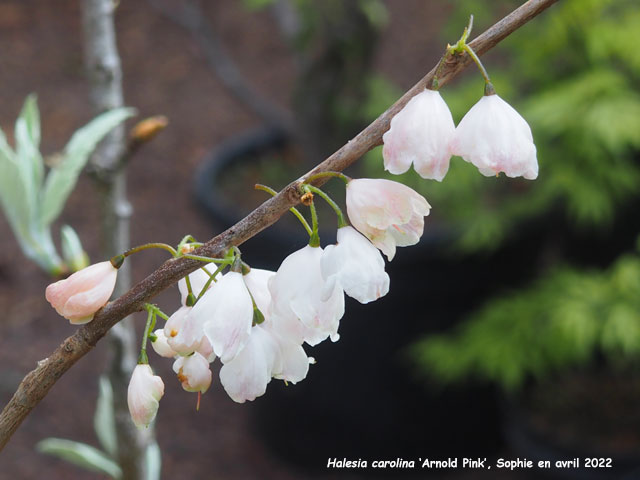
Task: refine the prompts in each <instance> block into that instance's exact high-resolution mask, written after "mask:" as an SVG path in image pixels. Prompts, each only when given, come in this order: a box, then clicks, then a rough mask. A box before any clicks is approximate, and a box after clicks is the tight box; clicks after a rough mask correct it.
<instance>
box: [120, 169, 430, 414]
mask: <svg viewBox="0 0 640 480" xmlns="http://www.w3.org/2000/svg"><path fill="white" fill-rule="evenodd" d="M429 209H430V206H429V204H428V203H427V201H426V200H425V199H424V198H423V197H422V196H420V195H419V194H417V193H416V192H414V191H413V190H411V189H410V188H408V187H406V186H404V185H402V184H399V183H396V182H392V181H389V180H373V179H356V180H350V181H349V182H348V184H347V211H348V216H349V219H350V220H351V222H352V224H353V225H354V227H355V228H354V227H352V226H349V225H346V222H345V224H344V225H341V226H340V228H339V229H338V232H337V243H336V244H335V245H329V246H327V247H326V248H322V247H321V246H319V245H315V244H314V242H313V241H310V244H309V245H307V246H305V247H303V248H301V249H300V250H298V251H296V252H293V253H292V254H290V255H289V256H288V257H287V258H285V259H284V260H283V261H282V264H281V265H280V267H279V268H278V270H277V271H276V272H273V271H268V270H262V269H258V268H250V267H248V266H247V265H246V264H244V262H242V261H241V260H240V256H239V252H238V251H237V249H236V250H235V251H234V252H233V260H229V263H230V267H229V270H228V271H226V273H224V265H223V266H222V267H223V268H219V269H218V270H216V271H212V270H211V269H210V268H209V267H203V268H201V269H199V270H197V271H195V272H193V273H191V274H189V275H188V276H187V277H185V278H184V279H182V280H180V282H179V283H178V288H179V290H180V293H181V298H182V305H181V306H180V308H178V309H177V310H176V311H175V313H174V314H173V315H171V316H170V317H169V318H168V320H167V322H166V323H165V326H164V328H162V329H158V330H156V331H155V332H153V335H152V346H153V349H154V350H155V351H156V353H158V354H159V355H160V356H162V357H168V358H173V359H174V364H173V370H174V371H175V372H176V373H177V375H178V380H179V381H180V382H181V383H182V386H183V388H184V389H185V390H187V391H189V392H200V393H205V392H206V391H207V389H208V388H209V386H210V385H211V381H212V374H211V370H210V364H211V363H212V362H214V361H215V360H216V359H219V361H220V363H221V368H220V375H219V377H220V383H221V384H222V386H223V388H224V389H225V391H226V392H227V394H228V395H229V396H230V397H231V398H232V399H233V400H234V401H236V402H239V403H243V402H245V401H247V400H249V401H252V400H254V399H255V398H257V397H259V396H261V395H263V394H264V393H265V391H266V389H267V385H268V384H269V382H270V381H271V380H272V379H274V378H275V379H278V380H284V381H285V382H288V383H292V384H295V383H297V382H300V381H302V380H303V379H305V378H306V376H307V374H308V372H309V365H310V364H312V363H314V362H315V360H314V359H313V358H312V357H309V356H308V355H307V353H306V352H305V350H304V347H303V345H304V344H305V343H306V344H307V345H310V346H314V345H317V344H319V343H320V342H322V341H324V340H326V339H331V341H333V342H335V341H337V340H338V339H339V333H338V330H339V325H340V320H341V319H342V317H343V315H344V312H345V294H346V295H348V296H350V297H352V298H354V299H356V300H357V301H359V302H361V303H369V302H372V301H374V300H377V299H378V298H380V297H383V296H384V295H386V294H387V292H388V291H389V276H388V275H387V273H386V272H385V263H384V260H383V258H382V255H381V253H380V251H382V252H384V253H385V254H386V255H387V256H388V257H389V258H390V259H391V258H393V256H394V254H395V249H396V247H397V246H406V245H413V244H415V243H417V242H418V240H419V238H420V236H421V235H422V232H423V228H424V216H425V215H427V214H428V213H429ZM312 239H313V235H312ZM376 247H377V248H376ZM145 372H146V376H144V377H143V376H142V375H140V376H139V379H138V377H136V376H134V377H133V378H132V380H131V386H130V395H129V403H130V405H131V414H132V417H133V419H134V421H135V422H136V424H137V425H147V424H148V423H149V421H150V419H152V418H153V417H154V416H155V412H156V411H157V408H158V402H157V400H158V396H157V395H152V394H150V393H149V392H148V387H146V390H145V388H144V386H145V385H149V384H150V382H151V380H150V378H153V379H157V378H159V377H149V374H150V371H148V370H145ZM136 382H139V383H140V385H141V386H142V387H140V386H138V385H136ZM144 402H146V405H147V406H148V412H146V415H142V414H140V408H139V405H140V404H141V403H144ZM149 412H151V413H149Z"/></svg>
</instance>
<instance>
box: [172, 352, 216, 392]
mask: <svg viewBox="0 0 640 480" xmlns="http://www.w3.org/2000/svg"><path fill="white" fill-rule="evenodd" d="M173 371H174V372H176V374H177V375H178V380H180V383H182V388H184V389H185V390H186V391H187V392H200V393H205V392H206V391H207V390H209V387H210V386H211V370H210V369H209V362H208V361H207V359H206V358H204V357H203V356H202V355H200V354H199V353H198V352H195V353H194V354H193V355H189V356H188V357H178V358H177V359H176V361H175V362H173Z"/></svg>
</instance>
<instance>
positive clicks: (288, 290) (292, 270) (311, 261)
mask: <svg viewBox="0 0 640 480" xmlns="http://www.w3.org/2000/svg"><path fill="white" fill-rule="evenodd" d="M321 258H322V248H320V247H310V246H308V245H307V246H306V247H304V248H302V249H300V250H298V251H297V252H294V253H292V254H291V255H289V256H288V257H287V258H285V259H284V261H283V262H282V264H281V265H280V268H278V271H277V272H276V274H275V276H273V277H272V278H271V279H270V280H269V291H270V292H271V315H272V316H273V317H274V318H273V321H274V322H277V323H278V324H280V325H281V326H282V331H287V332H288V335H289V336H290V337H291V338H293V339H295V341H296V343H298V342H300V343H301V341H302V340H304V341H306V342H307V343H308V344H309V345H316V344H318V343H320V342H321V341H323V340H325V339H326V338H327V337H331V340H332V341H334V342H335V341H337V340H338V339H339V338H340V336H339V335H338V325H339V323H340V319H341V318H342V315H344V293H343V291H342V289H341V288H340V287H339V286H337V285H335V286H334V288H333V289H329V290H328V288H327V287H326V285H325V283H326V282H325V280H324V278H322V273H321V270H320V259H321ZM297 320H299V322H297Z"/></svg>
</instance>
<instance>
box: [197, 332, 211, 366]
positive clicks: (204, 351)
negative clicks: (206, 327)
mask: <svg viewBox="0 0 640 480" xmlns="http://www.w3.org/2000/svg"><path fill="white" fill-rule="evenodd" d="M196 352H197V353H199V354H200V355H202V356H203V357H204V358H206V359H207V362H209V363H213V362H214V361H215V359H216V354H215V352H214V351H213V346H212V345H211V342H210V341H209V339H208V338H207V336H206V335H203V336H202V341H201V342H200V345H198V348H197V349H196Z"/></svg>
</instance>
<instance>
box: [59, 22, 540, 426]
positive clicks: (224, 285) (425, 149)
mask: <svg viewBox="0 0 640 480" xmlns="http://www.w3.org/2000/svg"><path fill="white" fill-rule="evenodd" d="M470 28H471V24H470V25H469V27H468V29H466V30H465V34H463V37H462V38H461V40H460V41H459V42H458V44H456V46H454V47H449V49H448V54H456V53H459V52H462V51H466V52H468V53H469V54H470V55H471V56H472V57H473V58H474V60H476V63H478V64H479V66H480V67H481V64H480V63H479V60H477V57H475V54H474V53H473V51H472V50H471V49H470V48H469V47H468V46H467V45H466V44H465V40H466V38H467V36H468V32H469V31H470ZM445 57H446V56H445ZM443 60H444V58H443ZM481 70H482V71H483V75H484V76H485V80H486V82H487V86H486V88H485V96H484V97H483V98H482V99H481V100H480V101H479V102H478V103H477V104H476V105H475V106H474V107H473V108H472V109H471V110H470V111H469V112H468V113H467V115H466V116H465V117H464V118H463V119H462V121H461V122H460V124H459V125H458V127H457V128H456V126H455V125H454V122H453V119H452V116H451V113H450V112H449V108H448V107H447V105H446V104H445V102H444V100H443V99H442V97H441V96H440V94H439V93H438V92H437V91H436V90H435V89H434V90H425V91H424V92H422V93H420V94H418V95H416V96H415V97H414V98H413V99H411V100H410V101H409V102H408V103H407V105H406V106H405V108H404V109H403V110H402V111H401V112H400V113H398V114H397V115H396V116H395V117H394V118H393V119H392V121H391V128H390V130H389V131H388V132H387V133H385V134H384V136H383V140H384V149H383V156H384V164H385V168H386V169H387V170H389V171H390V172H391V173H394V174H399V173H403V172H405V171H407V170H408V169H409V168H410V166H411V165H412V164H413V165H414V168H415V169H416V171H417V172H418V173H419V174H420V175H421V176H422V177H424V178H431V179H435V180H438V181H441V180H442V179H443V178H444V176H445V174H446V173H447V170H448V168H449V161H450V157H451V156H452V155H460V156H462V157H463V158H464V159H465V160H466V161H468V162H471V163H473V164H474V165H475V166H477V167H478V169H479V170H480V172H481V173H482V174H484V175H487V176H488V175H495V174H499V172H504V173H506V175H507V176H509V177H517V176H523V177H524V178H527V179H534V178H536V177H537V175H538V164H537V160H536V148H535V146H534V144H533V138H532V136H531V130H530V129H529V126H528V125H527V123H526V122H525V121H524V119H523V118H522V117H521V116H520V115H519V114H518V113H517V112H516V111H515V110H514V109H513V108H511V107H510V106H509V105H508V104H507V103H506V102H505V101H504V100H502V99H501V98H500V97H498V96H497V95H495V92H494V90H493V87H492V86H491V84H490V82H489V79H488V76H487V75H486V71H484V69H483V67H481ZM433 86H434V88H436V87H437V81H434V85H433ZM321 176H331V177H339V178H341V179H342V180H344V181H345V182H346V207H347V216H348V219H349V221H350V223H351V225H352V226H351V225H349V223H348V222H347V220H346V219H345V218H344V216H343V214H342V210H341V209H340V207H338V205H337V204H336V203H335V202H334V201H333V200H332V199H331V198H330V197H329V196H328V195H327V194H326V193H325V192H323V191H322V190H320V189H319V188H317V187H315V186H314V185H313V183H314V180H317V179H318V178H320V177H321ZM299 187H300V192H299V193H300V195H301V199H302V202H303V203H304V204H305V205H307V206H309V207H310V210H311V218H312V224H313V225H312V227H311V226H309V224H308V223H307V221H306V220H305V219H304V217H303V216H302V214H301V213H300V212H299V211H298V210H296V209H295V208H293V209H291V210H292V211H293V213H294V214H296V216H297V217H298V218H299V219H300V220H301V222H302V223H303V225H304V227H305V229H306V230H307V232H308V233H309V236H310V240H309V244H308V245H307V246H305V247H303V248H301V249H300V250H298V251H296V252H293V253H292V254H290V255H289V256H288V257H286V258H285V259H284V260H283V261H282V264H281V265H280V267H279V268H278V270H277V271H275V272H273V271H268V270H261V269H258V268H250V267H249V266H248V265H247V264H246V263H245V262H244V261H243V259H242V257H241V254H240V250H239V249H238V248H237V247H233V248H231V249H229V250H228V251H227V252H225V256H224V257H223V258H215V259H214V258H208V257H201V256H198V255H196V253H197V251H194V249H195V248H197V247H198V246H201V245H202V244H199V243H197V242H196V241H195V239H193V238H192V237H191V236H187V237H185V238H184V239H183V241H182V242H180V245H179V246H178V248H177V250H176V249H174V248H173V247H171V246H169V245H164V244H147V245H146V246H144V245H143V246H141V247H136V248H134V249H131V250H129V251H127V252H125V253H124V254H123V255H120V256H117V257H114V259H112V261H111V262H103V263H100V264H96V265H93V266H91V267H88V268H86V269H85V270H82V271H80V272H78V273H76V274H74V275H72V276H71V277H69V278H68V279H66V280H63V281H61V282H58V283H55V284H52V285H50V286H49V287H48V288H47V292H46V297H47V300H49V302H50V303H51V304H52V306H53V307H55V308H56V310H57V311H58V313H60V314H61V315H63V316H65V317H66V318H68V319H69V320H70V321H71V322H72V323H85V322H88V321H90V320H91V319H92V318H93V315H94V313H95V312H96V311H97V310H98V309H99V308H101V307H102V306H103V305H104V304H105V303H106V302H107V300H108V299H109V297H110V295H111V293H112V292H113V288H114V285H115V279H116V271H117V270H116V269H117V267H118V266H119V265H120V264H121V263H122V261H123V260H124V258H125V257H126V256H128V255H130V254H132V253H135V252H137V251H139V250H142V249H144V248H156V247H159V248H164V249H166V250H168V251H170V252H171V253H172V255H173V256H174V257H180V256H184V257H188V258H192V259H195V260H199V261H202V262H203V266H202V267H201V268H200V269H198V270H196V271H194V272H193V273H190V274H189V275H187V276H186V277H185V278H183V279H181V280H180V281H179V282H178V289H179V291H180V294H181V305H180V307H179V308H178V309H177V310H176V311H175V312H174V313H173V314H172V315H171V316H167V315H165V314H164V313H162V312H161V311H160V310H159V309H158V308H157V307H156V306H154V305H149V304H147V305H146V309H147V311H148V317H147V325H146V328H145V332H144V336H143V342H142V347H141V351H140V357H139V361H138V363H139V364H138V366H137V367H136V368H135V370H134V372H133V375H132V377H131V381H130V384H129V391H128V403H129V409H130V412H131V417H132V419H133V421H134V423H135V424H136V425H137V426H138V427H145V426H148V425H149V424H150V423H151V422H152V421H153V419H154V418H155V416H156V413H157V411H158V406H159V401H160V399H161V397H162V395H163V394H164V383H163V381H162V379H161V378H160V377H159V376H157V375H154V374H153V371H152V370H151V367H150V366H149V359H148V357H147V353H146V345H147V340H148V339H150V340H151V342H152V347H153V349H154V350H155V352H156V353H157V354H158V355H160V356H161V357H166V358H171V359H173V370H174V372H175V373H176V375H177V379H178V381H179V382H180V383H181V385H182V387H183V389H184V390H186V391H188V392H196V393H197V394H198V405H199V402H200V396H201V395H202V394H204V393H205V392H207V390H208V389H209V387H210V386H211V383H212V381H213V375H212V372H211V364H212V363H213V362H215V361H216V359H219V362H220V364H221V367H220V374H219V378H220V383H221V384H222V386H223V388H224V389H225V391H226V392H227V394H228V395H229V396H230V397H231V399H233V400H234V401H236V402H239V403H243V402H246V401H247V400H249V401H252V400H255V399H256V398H257V397H259V396H261V395H263V394H264V393H265V391H266V389H267V385H268V384H269V383H270V382H271V380H272V379H274V378H275V379H277V380H283V381H285V382H289V383H292V384H295V383H297V382H300V381H302V380H304V379H305V378H306V376H307V374H308V372H309V365H310V364H313V363H314V362H315V360H314V359H313V358H312V357H309V356H308V355H307V352H306V351H305V349H304V344H305V343H306V344H307V345H309V346H314V345H317V344H319V343H320V342H323V341H324V340H326V339H331V341H333V342H336V341H338V339H339V338H340V335H339V333H338V330H339V327H340V321H341V319H342V317H343V315H344V313H345V294H346V295H347V296H349V297H352V298H354V299H355V300H357V301H358V302H360V303H369V302H372V301H374V300H377V299H379V298H381V297H383V296H385V295H386V294H387V292H388V291H389V283H390V280H389V275H387V273H386V271H385V261H384V259H383V257H382V254H384V255H386V257H387V259H388V260H389V261H391V260H393V258H394V256H395V254H396V248H397V247H405V246H409V245H414V244H416V243H417V242H418V241H419V240H420V237H421V236H422V233H423V230H424V217H425V216H427V215H428V214H429V211H430V209H431V206H430V205H429V203H428V202H427V200H426V199H425V198H424V197H422V196H421V195H420V194H418V193H417V192H415V191H414V190H412V189H411V188H409V187H407V186H405V185H403V184H401V183H397V182H393V181H390V180H379V179H366V178H365V179H350V178H348V177H346V176H345V175H343V174H341V173H338V172H322V173H317V174H315V175H311V176H309V177H306V178H305V180H304V181H303V182H302V183H300V184H299ZM258 188H260V189H262V190H266V191H268V192H270V193H273V194H275V192H274V191H272V190H270V189H269V188H268V187H264V186H258ZM314 194H315V195H318V196H319V197H321V198H323V199H324V200H325V201H327V202H328V203H329V205H330V206H331V207H332V208H333V209H334V210H335V212H336V215H337V217H338V232H337V242H336V244H335V245H328V246H327V247H326V248H322V247H321V245H320V239H319V236H318V218H317V213H316V209H315V205H314ZM158 316H159V317H161V318H164V319H165V320H166V322H165V325H164V327H163V328H158V329H156V330H155V331H154V330H153V329H154V327H155V323H156V319H157V317H158Z"/></svg>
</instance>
